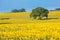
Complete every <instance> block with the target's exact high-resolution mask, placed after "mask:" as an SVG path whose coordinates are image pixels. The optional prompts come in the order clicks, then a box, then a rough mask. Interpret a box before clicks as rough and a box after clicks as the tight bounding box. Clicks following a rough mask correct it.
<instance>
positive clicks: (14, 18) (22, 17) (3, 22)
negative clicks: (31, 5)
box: [0, 11, 60, 40]
mask: <svg viewBox="0 0 60 40" xmlns="http://www.w3.org/2000/svg"><path fill="white" fill-rule="evenodd" d="M29 15H30V12H18V13H12V12H6V13H1V14H0V40H35V39H36V40H60V11H50V12H49V19H48V20H36V19H31V18H30V17H29Z"/></svg>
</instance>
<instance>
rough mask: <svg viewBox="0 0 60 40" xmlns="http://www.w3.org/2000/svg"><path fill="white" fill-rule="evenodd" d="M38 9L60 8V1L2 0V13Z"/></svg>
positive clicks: (0, 0)
mask: <svg viewBox="0 0 60 40" xmlns="http://www.w3.org/2000/svg"><path fill="white" fill-rule="evenodd" d="M36 7H44V8H46V9H55V8H60V0H0V12H9V11H11V10H13V9H21V8H25V9H26V10H27V11H31V10H32V9H34V8H36Z"/></svg>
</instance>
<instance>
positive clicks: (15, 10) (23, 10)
mask: <svg viewBox="0 0 60 40" xmlns="http://www.w3.org/2000/svg"><path fill="white" fill-rule="evenodd" d="M12 12H26V10H25V9H24V8H22V9H19V10H17V9H14V10H12Z"/></svg>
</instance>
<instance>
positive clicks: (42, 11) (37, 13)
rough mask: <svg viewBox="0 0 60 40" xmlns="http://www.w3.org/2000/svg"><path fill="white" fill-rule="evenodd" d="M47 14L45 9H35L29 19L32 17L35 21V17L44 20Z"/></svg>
mask: <svg viewBox="0 0 60 40" xmlns="http://www.w3.org/2000/svg"><path fill="white" fill-rule="evenodd" d="M48 13H49V11H48V10H47V9H45V8H42V7H37V8H35V9H33V10H32V13H31V14H30V17H33V18H34V19H36V18H37V17H38V19H43V17H46V18H45V19H48Z"/></svg>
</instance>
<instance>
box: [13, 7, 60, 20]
mask: <svg viewBox="0 0 60 40" xmlns="http://www.w3.org/2000/svg"><path fill="white" fill-rule="evenodd" d="M55 10H60V8H56V9H55ZM49 11H50V10H48V9H46V8H43V7H37V8H34V9H32V12H31V14H30V18H33V19H40V20H42V19H43V20H46V19H48V13H49ZM52 11H53V10H52ZM12 12H26V10H25V9H24V8H21V9H19V10H17V9H14V10H12Z"/></svg>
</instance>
